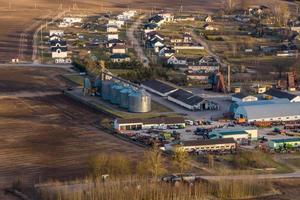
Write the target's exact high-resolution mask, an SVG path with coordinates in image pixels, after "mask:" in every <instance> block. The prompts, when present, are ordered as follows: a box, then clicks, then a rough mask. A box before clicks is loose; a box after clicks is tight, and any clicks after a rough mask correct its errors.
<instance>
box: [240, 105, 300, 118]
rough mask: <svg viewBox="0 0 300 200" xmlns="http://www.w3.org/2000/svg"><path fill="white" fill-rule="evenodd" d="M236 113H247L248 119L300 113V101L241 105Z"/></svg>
mask: <svg viewBox="0 0 300 200" xmlns="http://www.w3.org/2000/svg"><path fill="white" fill-rule="evenodd" d="M236 113H241V114H242V113H244V114H246V116H247V118H248V120H255V119H263V118H275V117H287V116H295V115H300V103H280V104H264V105H255V106H254V105H253V106H240V107H238V109H237V110H236Z"/></svg>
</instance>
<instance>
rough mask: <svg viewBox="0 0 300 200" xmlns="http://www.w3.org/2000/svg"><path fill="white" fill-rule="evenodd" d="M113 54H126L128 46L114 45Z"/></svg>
mask: <svg viewBox="0 0 300 200" xmlns="http://www.w3.org/2000/svg"><path fill="white" fill-rule="evenodd" d="M111 52H112V54H125V53H126V46H125V45H117V44H116V45H114V46H113V47H112V48H111Z"/></svg>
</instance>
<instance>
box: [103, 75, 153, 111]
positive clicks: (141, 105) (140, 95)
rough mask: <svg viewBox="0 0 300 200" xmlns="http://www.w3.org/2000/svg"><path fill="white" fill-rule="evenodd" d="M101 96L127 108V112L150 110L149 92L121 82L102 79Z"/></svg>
mask: <svg viewBox="0 0 300 200" xmlns="http://www.w3.org/2000/svg"><path fill="white" fill-rule="evenodd" d="M126 85H128V84H126ZM101 96H102V99H103V100H106V101H109V102H110V103H111V104H115V105H119V106H120V107H121V108H125V109H128V111H129V112H136V113H144V112H149V111H151V96H150V94H148V93H147V92H145V90H141V89H134V88H133V87H131V86H124V84H123V83H121V82H120V83H118V82H114V81H112V80H105V81H102V83H101Z"/></svg>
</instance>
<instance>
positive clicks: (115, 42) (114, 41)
mask: <svg viewBox="0 0 300 200" xmlns="http://www.w3.org/2000/svg"><path fill="white" fill-rule="evenodd" d="M114 45H125V42H124V41H122V40H119V39H112V40H108V41H107V43H106V47H107V48H111V47H113V46H114Z"/></svg>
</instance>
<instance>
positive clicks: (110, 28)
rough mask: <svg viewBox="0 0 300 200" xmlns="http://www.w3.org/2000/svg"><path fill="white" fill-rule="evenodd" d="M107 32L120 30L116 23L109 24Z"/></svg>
mask: <svg viewBox="0 0 300 200" xmlns="http://www.w3.org/2000/svg"><path fill="white" fill-rule="evenodd" d="M106 32H107V33H117V32H118V27H117V26H115V25H111V26H107V27H106Z"/></svg>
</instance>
